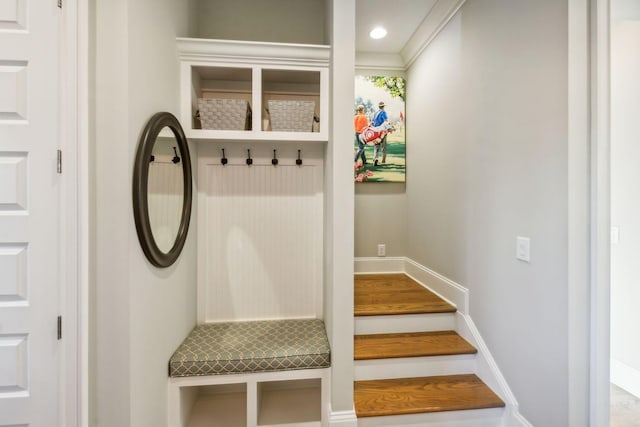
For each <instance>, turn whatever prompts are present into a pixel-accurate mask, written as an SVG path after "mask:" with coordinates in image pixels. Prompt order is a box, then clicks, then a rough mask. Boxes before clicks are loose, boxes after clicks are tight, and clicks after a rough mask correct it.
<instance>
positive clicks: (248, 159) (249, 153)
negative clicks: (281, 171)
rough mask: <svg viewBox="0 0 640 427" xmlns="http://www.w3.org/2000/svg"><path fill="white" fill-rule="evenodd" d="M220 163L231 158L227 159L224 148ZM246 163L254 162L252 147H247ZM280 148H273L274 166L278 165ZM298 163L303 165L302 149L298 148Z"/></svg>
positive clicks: (226, 161)
mask: <svg viewBox="0 0 640 427" xmlns="http://www.w3.org/2000/svg"><path fill="white" fill-rule="evenodd" d="M220 163H222V165H223V166H224V165H226V164H227V163H229V159H227V156H226V155H225V153H224V148H222V157H221V158H220ZM245 163H246V164H247V166H251V165H252V164H253V158H252V157H251V149H249V148H248V149H247V159H246V160H245ZM278 163H279V161H278V150H276V149H274V150H273V158H272V159H271V164H272V165H273V166H278ZM296 165H298V166H302V150H298V158H297V159H296Z"/></svg>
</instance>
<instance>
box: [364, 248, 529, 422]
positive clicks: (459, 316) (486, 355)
mask: <svg viewBox="0 0 640 427" xmlns="http://www.w3.org/2000/svg"><path fill="white" fill-rule="evenodd" d="M401 259H402V260H404V262H403V263H400V262H399V260H401ZM401 266H402V267H401ZM391 267H393V268H396V270H390V268H391ZM355 271H357V272H359V273H389V272H394V273H405V274H407V275H408V276H410V277H411V278H413V279H414V280H416V281H417V282H418V283H420V284H421V285H423V286H425V287H426V288H428V289H429V290H430V291H432V292H434V293H436V294H437V295H438V296H440V297H441V298H443V299H445V300H447V301H449V302H450V303H452V304H453V305H455V306H456V308H457V310H458V311H457V312H456V313H453V314H452V317H453V319H454V320H453V323H454V326H453V327H448V328H443V329H451V330H455V331H456V332H458V334H460V336H462V337H463V338H464V339H465V340H467V341H468V342H469V343H470V344H471V345H473V346H474V347H476V349H477V350H478V353H477V354H476V356H475V360H474V363H475V370H474V373H475V374H476V375H477V376H478V377H479V378H480V379H481V380H482V381H484V382H485V384H487V385H488V386H489V387H490V388H491V389H492V390H493V391H494V392H495V393H496V394H498V395H499V396H500V398H501V399H502V400H503V401H504V402H505V405H506V407H505V408H504V409H500V410H499V413H500V414H502V415H501V419H502V422H504V427H531V424H530V423H529V422H528V421H527V420H526V419H525V418H524V417H523V416H522V415H521V414H520V413H519V411H518V402H517V400H516V398H515V396H514V395H513V393H512V392H511V389H510V388H509V386H508V384H507V382H506V380H505V378H504V376H503V375H502V373H501V372H500V369H499V368H498V365H497V364H496V362H495V360H494V359H493V356H491V353H490V351H489V348H488V347H487V345H486V344H485V342H484V340H483V339H482V337H481V336H480V332H479V331H478V329H477V328H476V326H475V324H474V323H473V320H472V319H471V316H469V315H468V313H469V304H470V298H469V290H468V289H467V288H465V287H464V286H461V285H460V284H458V283H456V282H454V281H452V280H450V279H448V278H447V277H445V276H442V275H440V274H438V273H436V272H434V271H432V270H430V269H428V268H426V267H424V266H422V265H420V264H418V263H417V262H415V261H413V260H411V259H409V258H393V259H391V262H389V261H388V260H387V259H385V258H356V259H355ZM373 317H382V316H373ZM407 317H410V316H407ZM367 321H368V319H364V318H362V319H360V318H356V333H357V334H364V333H382V332H379V330H376V329H374V328H377V327H381V328H385V326H384V322H382V321H379V324H374V323H373V322H374V321H375V320H373V319H371V320H370V321H369V322H370V323H367ZM403 321H404V322H406V324H405V325H403V326H404V327H405V328H406V329H407V330H406V331H419V330H421V329H420V328H421V326H422V325H414V326H413V327H412V326H410V320H409V319H403ZM449 321H451V320H447V322H449ZM360 322H362V323H360ZM425 322H426V319H425ZM384 330H388V329H384ZM422 330H424V329H422ZM361 331H366V332H361ZM403 332H404V330H403ZM356 369H357V365H356ZM492 411H494V410H492ZM470 412H475V411H456V412H455V414H456V415H455V416H453V415H452V414H451V413H449V414H448V418H444V419H443V420H442V421H433V422H435V424H431V421H429V423H428V424H425V423H423V422H422V421H420V420H418V421H416V422H417V424H411V422H413V421H411V417H413V415H411V416H404V415H403V416H402V417H409V418H407V420H409V421H407V424H400V421H397V422H396V421H395V418H398V417H397V416H396V417H375V419H380V422H383V421H382V420H383V419H387V418H391V419H393V420H394V421H393V422H390V423H387V424H374V423H373V421H371V419H369V420H368V421H366V423H365V424H361V423H360V420H362V419H359V420H358V426H359V427H368V426H371V427H375V426H391V425H397V426H403V427H404V426H405V425H406V426H407V427H412V426H416V427H417V426H433V427H439V426H440V425H442V426H445V425H446V426H448V427H449V426H451V427H457V426H460V427H466V426H469V427H472V426H473V427H484V426H485V425H486V426H487V427H489V426H492V427H494V426H502V425H503V424H474V422H475V421H474V420H472V421H471V424H464V422H466V421H465V420H460V422H461V423H462V424H456V423H457V422H458V420H459V418H458V415H459V414H460V415H462V414H464V416H470V415H471V414H469V413H470ZM494 413H495V411H494ZM428 415H434V414H428ZM443 416H445V417H447V415H443ZM435 418H437V417H435ZM424 422H426V421H424ZM438 422H442V423H443V424H438Z"/></svg>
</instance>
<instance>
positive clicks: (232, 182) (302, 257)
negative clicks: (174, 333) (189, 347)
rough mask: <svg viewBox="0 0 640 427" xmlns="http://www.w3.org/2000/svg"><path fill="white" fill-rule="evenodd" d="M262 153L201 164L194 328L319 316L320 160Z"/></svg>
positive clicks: (208, 160) (321, 232) (320, 276)
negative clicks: (251, 161) (251, 160)
mask: <svg viewBox="0 0 640 427" xmlns="http://www.w3.org/2000/svg"><path fill="white" fill-rule="evenodd" d="M294 153H295V151H292V153H290V154H294ZM263 154H265V155H264V156H263V157H256V158H254V164H253V165H252V166H247V165H246V164H245V160H246V156H244V158H239V157H230V158H229V163H228V164H227V165H226V166H223V165H222V164H221V163H220V158H219V157H218V158H204V159H202V158H201V160H200V162H201V163H200V166H199V182H198V188H199V201H198V203H199V209H200V211H199V215H198V221H199V225H198V230H199V232H198V240H199V242H198V251H199V269H198V270H199V279H198V282H199V293H198V310H199V313H198V320H199V322H216V321H226V320H250V319H273V318H298V317H322V253H323V250H322V248H323V246H322V242H323V194H322V163H321V160H319V159H316V160H313V159H311V160H310V159H304V163H303V165H302V166H297V165H295V155H293V156H289V157H288V158H284V157H283V158H280V159H279V165H278V166H276V167H274V166H273V165H272V164H271V159H270V158H269V157H268V156H267V155H266V152H265V153H263Z"/></svg>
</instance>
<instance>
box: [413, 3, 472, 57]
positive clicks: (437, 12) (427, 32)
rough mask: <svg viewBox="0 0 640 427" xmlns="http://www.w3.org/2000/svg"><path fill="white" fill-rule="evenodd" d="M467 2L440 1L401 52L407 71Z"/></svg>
mask: <svg viewBox="0 0 640 427" xmlns="http://www.w3.org/2000/svg"><path fill="white" fill-rule="evenodd" d="M465 1H466V0H438V1H437V2H436V4H435V5H433V8H432V9H431V11H430V12H429V14H428V15H427V16H426V17H425V19H424V21H422V23H421V24H420V26H419V27H418V28H417V29H416V31H415V32H414V33H413V35H412V36H411V38H409V41H408V42H407V44H406V45H405V46H404V47H403V48H402V50H401V51H400V56H401V57H402V60H403V63H404V67H405V69H407V68H409V67H410V66H411V64H413V62H414V61H415V60H416V58H417V57H418V56H419V55H420V54H421V53H422V52H423V51H424V50H425V49H426V48H427V46H429V44H430V43H431V42H432V41H433V40H434V39H435V38H436V36H437V35H438V33H440V31H441V30H442V29H443V28H444V27H445V25H447V23H448V22H449V21H450V20H451V18H453V16H454V15H455V14H456V12H458V10H459V9H460V8H461V7H462V5H463V4H464V2H465Z"/></svg>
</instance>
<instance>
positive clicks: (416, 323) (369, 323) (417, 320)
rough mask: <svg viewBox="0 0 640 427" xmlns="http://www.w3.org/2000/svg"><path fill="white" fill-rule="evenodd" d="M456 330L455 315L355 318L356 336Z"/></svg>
mask: <svg viewBox="0 0 640 427" xmlns="http://www.w3.org/2000/svg"><path fill="white" fill-rule="evenodd" d="M455 329H456V314H455V313H429V314H403V315H390V316H357V317H356V318H355V334H356V335H363V334H388V333H394V332H431V331H450V330H455Z"/></svg>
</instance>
